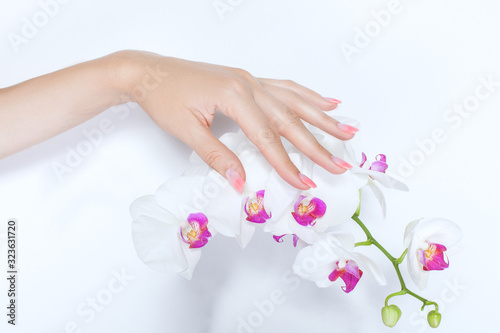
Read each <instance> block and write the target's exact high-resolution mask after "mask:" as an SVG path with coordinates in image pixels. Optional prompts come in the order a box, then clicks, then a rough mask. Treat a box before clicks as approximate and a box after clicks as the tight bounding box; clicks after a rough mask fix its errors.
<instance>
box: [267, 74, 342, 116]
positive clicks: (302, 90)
mask: <svg viewBox="0 0 500 333" xmlns="http://www.w3.org/2000/svg"><path fill="white" fill-rule="evenodd" d="M259 82H261V83H264V84H267V85H272V86H275V87H280V88H282V89H285V90H289V91H292V92H294V93H296V94H297V95H299V96H301V97H302V98H304V99H306V100H307V101H309V102H310V103H312V104H313V105H314V106H316V107H318V108H320V109H321V110H323V111H331V110H334V109H336V108H337V106H338V105H339V104H340V103H342V102H341V101H339V100H338V99H335V98H331V97H323V96H321V95H320V94H318V93H317V92H315V91H314V90H311V89H309V88H306V87H304V86H301V85H300V84H298V83H295V82H294V81H290V80H275V79H259Z"/></svg>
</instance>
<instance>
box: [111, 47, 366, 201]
mask: <svg viewBox="0 0 500 333" xmlns="http://www.w3.org/2000/svg"><path fill="white" fill-rule="evenodd" d="M113 56H114V57H116V58H117V59H118V61H119V62H120V63H122V64H124V65H123V66H124V67H123V68H124V74H123V75H124V76H123V77H125V78H126V79H125V80H124V83H126V84H125V86H124V87H123V90H124V91H125V92H126V93H127V94H128V96H129V98H130V100H131V101H134V102H137V103H138V104H139V105H140V106H141V107H142V108H143V109H144V110H145V111H146V112H147V113H148V114H149V115H150V117H151V118H152V119H153V120H154V121H155V122H156V123H157V124H158V125H159V126H160V127H161V128H162V129H164V130H165V131H167V132H169V133H171V134H173V135H175V136H176V137H177V138H179V139H180V140H182V141H184V142H185V143H187V144H188V145H189V146H190V147H191V148H193V150H194V151H195V152H196V153H197V154H198V155H199V156H200V157H201V158H202V159H203V160H204V161H205V162H206V163H207V164H208V165H210V166H211V167H212V168H213V169H215V170H216V171H217V172H219V173H220V174H221V175H223V176H225V177H226V178H227V179H228V180H229V181H230V182H231V184H232V185H233V186H234V187H235V188H236V190H238V191H239V192H241V191H242V190H243V186H244V183H245V170H244V169H243V166H242V164H241V162H240V161H239V159H238V157H237V156H236V155H235V154H234V153H233V152H232V151H230V150H229V149H228V148H227V147H226V146H224V145H223V144H222V143H221V142H220V141H219V140H218V139H217V138H216V137H215V136H214V135H213V134H212V133H211V132H210V129H209V128H210V125H211V123H212V121H213V118H214V114H215V111H216V110H220V111H221V112H222V113H223V114H225V115H227V116H229V117H231V118H232V119H233V120H234V121H236V123H238V125H239V126H240V127H241V129H242V130H243V132H244V133H245V134H246V135H247V136H248V138H249V139H250V140H251V141H252V142H253V143H254V144H255V145H256V146H257V147H258V149H259V150H260V151H261V152H262V154H263V155H264V157H265V158H266V159H267V160H268V161H269V163H270V164H271V165H272V166H273V167H274V168H275V169H276V171H277V172H278V174H279V175H280V176H281V177H282V178H283V179H284V180H285V181H287V182H288V183H289V184H291V185H292V186H294V187H296V188H299V189H308V188H310V187H315V184H314V182H312V181H311V180H310V179H309V178H307V176H305V175H302V174H300V173H299V170H298V169H297V168H296V167H295V165H294V164H293V163H292V162H291V161H290V159H289V157H288V154H287V152H286V151H285V149H284V147H283V145H282V143H281V138H280V137H281V136H283V137H285V138H287V139H288V140H289V141H290V142H291V143H292V144H293V145H295V146H296V147H297V148H298V149H299V150H300V151H302V152H303V153H304V154H305V155H306V156H308V157H309V158H310V159H311V160H312V161H314V162H315V163H317V164H319V165H320V166H322V167H323V168H325V169H326V170H328V171H329V172H331V173H335V174H339V173H342V172H344V171H345V170H346V169H349V168H350V167H351V166H350V165H349V164H348V163H346V162H344V161H343V160H341V159H339V158H337V157H334V156H332V155H331V154H330V153H329V152H328V151H327V150H326V149H325V148H323V147H322V146H321V145H320V144H319V143H318V141H316V139H315V138H314V136H313V135H312V134H311V133H310V132H309V131H308V130H307V129H306V127H305V126H304V124H303V123H302V120H304V121H306V122H308V123H310V124H311V125H313V126H316V127H318V128H320V129H322V130H323V131H325V132H327V133H329V134H331V135H333V136H335V137H337V138H339V139H341V140H348V139H351V138H352V137H353V136H354V134H355V133H356V132H357V129H356V128H354V127H352V126H349V125H345V124H341V123H339V122H337V121H336V120H335V119H332V118H330V117H329V116H327V115H326V114H325V113H324V111H329V110H333V109H335V108H336V107H337V105H338V104H339V103H340V101H338V100H335V99H332V98H324V97H322V96H320V95H319V94H317V93H315V92H314V91H312V90H310V89H307V88H305V87H303V86H301V85H298V84H296V83H295V82H292V81H282V80H272V79H260V78H255V77H253V76H252V75H251V74H249V73H248V72H246V71H244V70H242V69H237V68H229V67H224V66H217V65H212V64H206V63H199V62H192V61H187V60H181V59H176V58H168V57H163V56H160V55H156V54H152V53H146V52H139V51H122V52H118V53H115V54H114V55H113Z"/></svg>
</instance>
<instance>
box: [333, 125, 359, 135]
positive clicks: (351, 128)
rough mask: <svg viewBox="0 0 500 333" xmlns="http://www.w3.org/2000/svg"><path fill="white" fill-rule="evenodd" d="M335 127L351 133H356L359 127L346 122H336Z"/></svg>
mask: <svg viewBox="0 0 500 333" xmlns="http://www.w3.org/2000/svg"><path fill="white" fill-rule="evenodd" d="M337 127H338V128H340V129H341V130H342V131H344V132H347V133H351V134H356V133H357V132H358V131H359V129H357V128H356V127H354V126H351V125H347V124H342V123H337Z"/></svg>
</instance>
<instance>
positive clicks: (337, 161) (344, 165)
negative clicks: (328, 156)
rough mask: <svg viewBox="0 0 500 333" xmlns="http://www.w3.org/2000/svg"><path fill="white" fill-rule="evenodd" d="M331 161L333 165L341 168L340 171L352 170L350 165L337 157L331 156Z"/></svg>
mask: <svg viewBox="0 0 500 333" xmlns="http://www.w3.org/2000/svg"><path fill="white" fill-rule="evenodd" d="M332 161H333V163H335V164H336V165H337V166H339V167H341V168H342V169H346V170H349V169H351V168H352V165H350V164H349V163H347V162H346V161H344V160H343V159H341V158H338V157H337V156H332Z"/></svg>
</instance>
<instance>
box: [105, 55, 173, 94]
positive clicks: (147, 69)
mask: <svg viewBox="0 0 500 333" xmlns="http://www.w3.org/2000/svg"><path fill="white" fill-rule="evenodd" d="M107 58H109V61H110V63H111V64H112V67H113V69H112V70H111V72H112V73H113V74H112V77H113V79H112V83H111V84H112V85H113V86H114V88H115V89H116V90H117V91H119V98H120V100H121V103H127V102H136V103H140V102H142V101H143V100H144V99H145V97H146V95H147V94H148V93H149V92H150V91H152V90H154V89H155V88H156V87H158V85H159V84H160V83H161V81H163V77H164V76H165V75H166V73H165V72H162V71H160V70H159V65H158V61H157V60H158V59H161V60H162V62H163V61H165V60H166V58H165V57H162V56H159V55H157V54H154V53H150V52H143V51H134V50H124V51H118V52H115V53H112V54H110V55H109V56H107ZM155 66H156V67H155Z"/></svg>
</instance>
